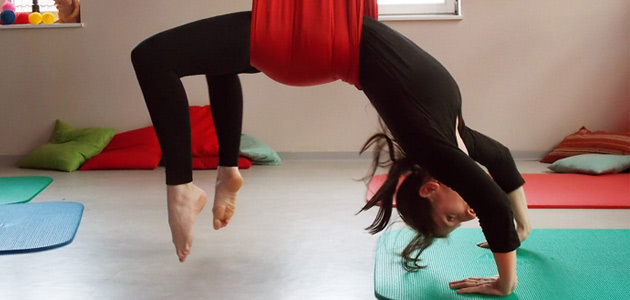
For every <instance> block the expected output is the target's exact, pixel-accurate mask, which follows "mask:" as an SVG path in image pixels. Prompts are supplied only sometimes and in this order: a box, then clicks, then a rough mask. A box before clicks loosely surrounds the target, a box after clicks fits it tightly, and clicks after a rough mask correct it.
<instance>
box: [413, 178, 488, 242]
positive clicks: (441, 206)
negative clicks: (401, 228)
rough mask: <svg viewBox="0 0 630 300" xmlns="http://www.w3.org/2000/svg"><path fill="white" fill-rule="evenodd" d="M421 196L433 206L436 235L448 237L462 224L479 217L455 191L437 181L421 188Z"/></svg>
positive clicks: (432, 181)
mask: <svg viewBox="0 0 630 300" xmlns="http://www.w3.org/2000/svg"><path fill="white" fill-rule="evenodd" d="M420 196H422V197H425V198H428V199H429V200H430V201H431V204H432V205H433V221H434V222H435V224H436V226H437V232H436V234H437V235H438V236H442V237H446V236H448V234H449V233H451V232H452V231H453V230H455V228H457V227H459V226H460V225H461V223H462V222H466V221H470V220H472V219H474V218H476V217H477V216H476V215H475V211H474V210H473V209H472V208H470V206H469V205H468V203H466V201H464V199H463V198H462V197H461V196H460V195H459V194H458V193H457V192H455V191H454V190H452V189H451V188H449V187H448V186H446V185H444V184H442V183H441V182H439V181H437V180H430V181H429V182H427V183H425V184H424V185H423V186H422V187H421V188H420Z"/></svg>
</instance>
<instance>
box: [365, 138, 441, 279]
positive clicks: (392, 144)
mask: <svg viewBox="0 0 630 300" xmlns="http://www.w3.org/2000/svg"><path fill="white" fill-rule="evenodd" d="M383 129H384V130H385V128H383ZM372 146H375V147H376V149H375V150H376V151H374V161H373V162H372V166H371V168H370V171H369V173H368V175H367V176H366V178H365V179H368V178H371V177H373V176H374V174H375V173H376V170H377V169H378V168H389V172H388V173H387V179H386V180H385V183H384V184H383V185H382V186H381V188H380V189H379V190H378V191H377V192H376V193H375V194H374V196H373V197H372V199H370V201H368V203H367V204H366V205H365V206H364V207H363V208H362V209H361V211H366V210H368V209H370V208H372V207H374V206H376V205H379V206H380V207H379V211H378V214H377V215H376V218H375V219H374V222H372V225H370V226H368V227H367V228H366V230H368V231H369V232H370V233H371V234H375V233H378V232H380V231H382V230H383V229H385V228H386V227H387V224H388V223H389V220H390V218H391V215H392V210H393V206H394V204H393V202H394V198H396V208H397V210H398V215H400V217H401V219H402V220H403V221H404V222H405V223H406V224H407V225H408V226H409V227H411V229H413V230H414V231H415V233H416V235H415V236H414V238H413V239H412V240H411V242H410V243H409V244H408V245H407V246H406V247H405V249H404V250H403V251H402V253H401V254H400V255H401V256H402V258H403V261H402V263H403V267H404V268H405V270H407V271H409V272H415V271H418V270H420V269H423V268H425V267H426V265H425V266H423V265H420V254H421V253H422V251H424V249H426V248H427V247H429V246H430V245H431V244H432V243H433V241H434V239H435V238H436V237H437V236H436V234H435V230H436V225H435V222H434V221H433V217H432V213H433V206H432V205H431V201H429V199H427V198H423V197H421V196H420V194H419V189H420V187H421V186H422V185H423V184H424V183H426V182H427V181H428V180H429V179H430V178H431V176H430V175H429V173H428V172H427V171H426V170H425V169H423V168H421V167H420V166H418V165H417V164H415V163H414V162H412V161H411V160H410V159H409V158H408V157H407V156H406V155H405V153H404V151H403V150H402V149H401V148H400V146H399V145H398V143H396V141H395V140H394V139H393V138H390V137H389V136H388V134H387V133H378V134H375V135H373V136H372V137H370V139H368V141H367V142H366V143H365V145H364V146H363V148H362V149H361V153H364V152H365V151H366V150H368V149H369V148H370V147H372ZM383 154H389V155H388V158H386V159H385V160H383V159H382V155H383ZM401 176H406V178H405V179H404V181H403V182H402V183H401V184H400V187H398V191H397V189H396V188H397V186H398V182H399V179H400V177H401ZM361 211H360V212H361Z"/></svg>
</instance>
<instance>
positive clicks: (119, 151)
mask: <svg viewBox="0 0 630 300" xmlns="http://www.w3.org/2000/svg"><path fill="white" fill-rule="evenodd" d="M161 158H162V151H161V150H160V144H159V143H158V139H157V136H156V135H155V130H154V129H153V126H149V127H145V128H141V129H136V130H131V131H126V132H121V133H118V134H116V135H115V136H114V138H112V140H111V141H110V142H109V144H108V145H107V147H105V149H103V152H101V153H100V154H98V155H96V156H94V157H92V158H91V159H90V160H88V161H87V162H86V163H85V164H83V166H81V168H80V170H111V169H155V168H157V166H158V164H159V162H160V159H161Z"/></svg>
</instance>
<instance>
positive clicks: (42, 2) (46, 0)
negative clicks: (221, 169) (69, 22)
mask: <svg viewBox="0 0 630 300" xmlns="http://www.w3.org/2000/svg"><path fill="white" fill-rule="evenodd" d="M0 1H1V0H0ZM12 2H13V5H15V11H16V12H27V13H31V12H33V8H32V7H33V1H32V0H13V1H12ZM37 5H39V11H40V12H56V11H57V7H56V6H55V0H39V1H38V4H37Z"/></svg>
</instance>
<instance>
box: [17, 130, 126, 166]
mask: <svg viewBox="0 0 630 300" xmlns="http://www.w3.org/2000/svg"><path fill="white" fill-rule="evenodd" d="M115 134H116V130H115V129H112V128H81V129H75V128H73V127H72V126H70V125H68V124H66V123H64V122H63V121H60V120H57V123H56V124H55V130H54V132H53V134H52V137H51V139H50V142H49V143H48V144H45V145H43V146H41V147H39V148H37V149H35V150H34V151H33V152H31V153H30V154H29V155H27V156H26V157H25V158H24V159H23V160H22V161H21V162H20V167H22V168H35V169H50V170H59V171H67V172H72V171H75V170H76V169H78V168H79V167H81V165H82V164H83V163H85V162H86V161H87V160H88V159H90V158H92V157H93V156H95V155H97V154H99V153H101V151H103V149H104V148H105V146H107V144H108V143H109V141H110V140H111V139H112V138H113V137H114V135H115Z"/></svg>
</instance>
